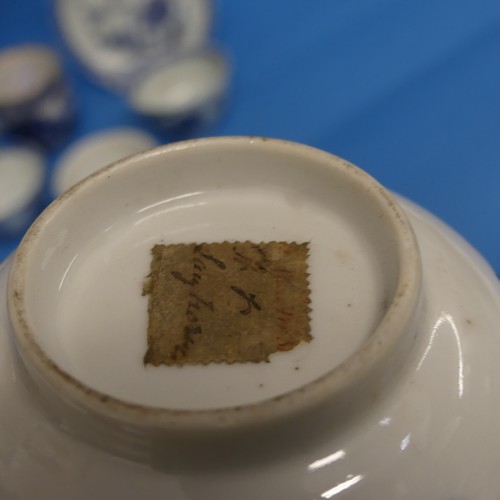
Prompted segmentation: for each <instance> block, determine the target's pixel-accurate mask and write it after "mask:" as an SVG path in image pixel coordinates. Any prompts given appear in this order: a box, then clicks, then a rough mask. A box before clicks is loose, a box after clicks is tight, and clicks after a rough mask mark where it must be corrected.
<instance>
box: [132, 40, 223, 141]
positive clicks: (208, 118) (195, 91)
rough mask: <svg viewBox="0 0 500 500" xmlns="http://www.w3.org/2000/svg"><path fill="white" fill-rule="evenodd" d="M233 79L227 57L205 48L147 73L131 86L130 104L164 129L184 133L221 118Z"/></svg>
mask: <svg viewBox="0 0 500 500" xmlns="http://www.w3.org/2000/svg"><path fill="white" fill-rule="evenodd" d="M229 77H230V69H229V61H228V59H227V57H226V56H225V55H224V54H222V52H220V51H218V50H215V49H206V48H205V49H202V50H198V51H194V52H191V53H188V54H183V55H181V56H180V57H177V58H174V59H169V60H166V61H163V63H161V64H155V65H153V66H152V67H150V68H148V69H147V70H146V69H144V70H143V71H142V74H141V75H140V76H139V77H138V78H137V79H136V81H135V82H134V84H132V85H131V86H130V89H129V93H128V101H129V103H130V105H131V106H132V107H133V108H134V109H135V110H136V111H137V112H139V113H141V114H143V115H145V116H148V117H150V118H152V119H153V120H154V121H155V122H156V123H157V124H158V125H159V126H160V127H162V128H164V129H166V130H167V131H169V132H172V131H173V132H177V131H181V132H182V131H183V130H184V129H186V128H194V127H199V126H204V125H208V124H210V123H211V122H213V121H214V120H215V119H216V118H218V116H219V114H220V112H221V109H222V107H223V104H224V101H225V97H226V94H227V91H228V87H229Z"/></svg>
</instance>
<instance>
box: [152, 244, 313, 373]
mask: <svg viewBox="0 0 500 500" xmlns="http://www.w3.org/2000/svg"><path fill="white" fill-rule="evenodd" d="M151 253H152V261H151V272H150V274H149V276H148V277H147V279H146V282H145V284H144V288H143V294H144V295H148V296H149V302H148V332H147V350H146V354H145V355H144V364H145V365H147V364H151V365H154V366H159V365H162V364H164V365H184V364H208V363H243V362H261V361H269V356H270V355H271V354H273V353H275V352H279V351H288V350H290V349H293V348H294V347H296V346H298V345H299V344H300V343H302V342H310V341H311V340H312V337H311V334H310V327H309V312H310V308H309V286H308V276H309V275H308V273H307V256H308V244H307V243H300V244H299V243H285V242H270V243H252V242H248V241H246V242H236V243H231V242H224V243H202V244H194V243H193V244H174V245H155V246H154V247H153V248H152V250H151Z"/></svg>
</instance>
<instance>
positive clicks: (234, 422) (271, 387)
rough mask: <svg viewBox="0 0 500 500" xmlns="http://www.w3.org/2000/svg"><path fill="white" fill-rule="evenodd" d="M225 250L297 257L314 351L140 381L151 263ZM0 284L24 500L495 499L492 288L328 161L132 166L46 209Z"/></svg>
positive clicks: (429, 223)
mask: <svg viewBox="0 0 500 500" xmlns="http://www.w3.org/2000/svg"><path fill="white" fill-rule="evenodd" d="M224 241H229V242H235V241H252V242H255V243H259V242H270V241H286V242H300V243H301V242H308V244H309V256H308V266H309V289H310V300H311V313H310V326H311V334H312V337H313V339H312V341H311V342H310V343H308V344H303V345H300V346H299V347H297V348H295V349H293V350H291V351H288V352H284V353H276V354H273V355H272V356H271V358H270V360H269V362H268V363H234V364H224V363H218V364H208V365H189V366H182V367H179V366H160V367H150V366H147V367H146V366H145V365H144V363H143V355H144V351H145V349H146V330H147V321H148V320H147V297H145V296H143V295H142V287H143V284H144V280H145V278H146V276H147V275H148V272H149V264H150V258H151V256H150V251H151V248H152V247H153V246H154V245H155V244H173V243H215V242H218V243H220V242H224ZM1 272H2V275H1V280H0V283H2V294H3V295H2V296H5V297H6V300H7V302H8V310H9V315H8V318H7V314H3V315H2V316H1V317H2V323H1V324H0V333H1V334H2V335H0V341H1V342H2V344H1V349H0V352H1V353H2V356H3V357H4V358H5V359H4V360H3V361H4V362H3V363H0V366H3V367H5V368H3V369H4V370H6V371H4V372H3V373H2V374H1V380H2V384H3V386H1V387H3V389H2V391H3V395H2V394H0V396H1V397H2V398H3V401H2V407H3V408H8V410H7V411H6V412H5V415H4V417H3V420H4V421H5V425H3V426H2V428H3V429H4V431H3V435H1V436H0V437H1V438H2V439H3V441H4V442H5V443H6V444H5V446H4V447H3V448H2V450H3V451H2V454H3V458H4V461H5V463H9V464H10V465H9V466H7V467H6V468H4V469H0V473H1V474H2V476H0V479H2V481H0V484H5V485H6V486H5V487H4V488H7V489H6V492H7V493H9V494H12V495H14V494H15V495H17V498H30V495H31V494H33V493H34V492H35V491H36V492H37V494H38V496H39V498H64V497H65V496H64V495H66V494H69V493H68V492H71V495H72V497H74V498H82V499H83V498H88V496H89V495H90V489H89V488H91V486H90V485H91V484H93V485H94V486H93V489H92V488H91V489H92V492H93V493H92V496H93V497H94V498H109V496H110V495H120V496H121V498H131V499H132V498H137V496H138V495H141V496H144V495H147V496H148V497H149V498H164V497H165V495H167V496H168V497H169V498H179V499H188V498H198V497H199V498H207V499H216V498H233V497H238V498H243V499H251V498H255V496H257V495H258V496H259V497H261V498H265V499H274V498H289V499H306V498H311V499H312V498H316V499H319V498H327V499H329V498H333V497H335V496H337V495H341V494H342V495H344V497H346V498H347V497H349V498H415V499H417V498H444V499H448V498H449V499H451V498H476V499H477V498H481V499H490V498H491V499H495V498H498V494H499V493H500V480H499V479H498V477H497V473H496V470H497V469H498V467H499V466H500V443H499V441H500V433H499V432H498V430H499V426H500V419H499V417H500V396H499V395H498V393H497V391H495V390H494V387H495V386H496V384H498V381H499V380H500V368H499V367H498V365H497V363H496V352H498V349H499V348H500V337H499V336H498V333H497V332H498V325H499V324H500V307H499V306H500V290H499V286H498V282H497V280H496V278H495V276H494V274H493V273H492V271H491V270H490V269H489V267H488V265H487V264H486V263H485V262H484V261H483V260H482V259H481V258H480V257H479V256H478V255H477V254H476V253H475V252H474V250H472V249H471V248H470V247H469V246H468V245H467V244H466V243H465V242H464V241H463V240H462V239H461V238H460V237H459V236H457V235H456V234H455V233H453V232H452V231H451V230H450V229H449V228H447V227H446V226H445V225H444V224H442V223H441V222H439V221H437V220H436V219H435V218H433V217H432V216H431V215H429V214H427V213H426V212H424V211H423V210H422V209H420V208H418V207H416V206H415V205H413V204H412V203H411V202H408V201H406V200H404V199H401V198H399V197H395V196H394V195H391V194H390V193H388V192H387V191H386V190H385V189H384V188H383V187H382V186H380V185H379V184H378V183H377V182H376V181H375V180H374V179H373V178H371V177H370V176H369V175H368V174H366V173H365V172H363V171H362V170H360V169H359V168H357V167H355V166H353V165H351V164H349V163H348V162H346V161H344V160H342V159H340V158H337V157H335V156H333V155H330V154H328V153H325V152H322V151H318V150H316V149H313V148H309V147H307V146H303V145H299V144H294V143H289V142H285V141H279V140H271V139H263V138H253V137H231V138H212V139H201V140H195V141H187V142H183V143H177V144H172V145H168V146H163V147H160V148H157V149H153V150H151V151H148V152H145V153H141V154H138V155H135V156H132V157H129V158H126V159H124V160H122V161H118V162H117V163H115V164H113V165H111V166H109V167H107V168H105V169H103V170H101V171H99V172H97V173H95V174H93V175H92V176H90V177H88V178H86V179H85V180H83V181H82V182H80V183H79V184H77V185H76V186H75V187H73V188H72V189H70V190H69V191H67V192H66V193H65V194H64V195H63V196H62V197H60V198H59V199H57V200H56V201H55V202H54V203H53V204H52V205H51V206H50V207H49V208H48V209H47V210H46V211H45V212H44V213H43V214H42V215H41V217H40V218H39V219H38V220H37V221H36V222H35V224H34V225H33V226H32V227H31V229H30V230H29V231H28V233H27V234H26V236H25V238H24V240H23V242H22V243H21V245H20V247H19V249H18V251H17V252H16V255H15V257H14V259H13V261H12V262H8V263H7V265H6V266H4V269H3V270H2V271H1ZM7 272H9V279H8V284H7V280H6V273H7ZM3 290H5V291H3ZM3 307H5V306H3ZM4 312H5V311H4ZM14 346H15V347H14ZM15 351H17V353H18V354H19V358H20V359H18V357H17V354H16V353H15ZM9 373H15V376H12V375H10V376H9ZM20 411H21V412H22V413H23V414H24V415H27V416H26V417H25V418H24V419H21V420H19V419H16V415H17V414H19V412H20ZM34 422H38V424H36V427H43V429H44V432H43V433H42V434H40V433H39V432H38V431H37V436H38V437H37V439H38V440H41V443H40V444H39V445H37V448H40V449H41V450H43V451H41V454H42V455H41V457H40V456H38V458H37V456H36V453H34V451H33V445H32V437H33V432H35V431H34V430H33V429H34V425H35V424H34ZM61 450H64V452H63V453H64V456H66V457H71V458H68V459H67V460H65V461H64V463H63V460H62V456H63V455H62V454H61V453H62V452H61ZM54 456H55V457H57V458H55V459H54V458H52V459H51V458H50V457H54ZM13 457H23V458H21V459H18V460H17V462H16V461H15V460H14V458H13ZM13 460H14V461H13ZM36 460H39V461H40V460H41V461H42V462H43V463H45V464H46V466H47V467H48V466H49V465H50V464H49V461H50V460H55V461H56V462H55V464H54V466H53V467H52V468H50V467H48V469H47V467H45V468H44V472H43V474H42V473H41V472H40V471H38V472H37V471H36V470H35V471H34V472H33V467H34V463H35V462H34V461H36ZM14 463H16V465H15V466H14V465H13V464H14ZM430 464H432V465H430ZM47 470H49V472H48V474H49V476H50V477H53V478H54V481H55V478H57V481H56V482H57V485H56V484H52V483H51V484H48V483H47V481H46V479H47V477H48V476H47ZM457 471H460V474H459V476H460V477H457ZM21 473H22V474H30V477H32V482H31V483H30V485H26V484H24V483H22V481H20V477H21ZM16 474H17V475H16ZM89 479H90V481H89ZM42 485H43V487H42ZM132 485H133V486H132ZM0 488H1V487H0ZM0 492H1V489H0ZM75 495H76V496H75ZM79 495H80V496H79Z"/></svg>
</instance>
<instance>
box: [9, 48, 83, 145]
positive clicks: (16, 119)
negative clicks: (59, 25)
mask: <svg viewBox="0 0 500 500" xmlns="http://www.w3.org/2000/svg"><path fill="white" fill-rule="evenodd" d="M74 113H75V105H74V101H73V98H72V95H71V91H70V89H69V86H68V84H67V82H66V81H65V79H64V75H63V71H62V68H61V64H60V62H59V58H58V57H57V55H56V54H55V52H54V51H53V50H51V49H50V48H48V47H45V46H43V45H20V46H15V47H11V48H8V49H6V50H3V51H1V52H0V131H4V132H8V133H12V134H14V135H18V136H22V137H25V138H29V139H32V140H35V141H36V142H38V143H40V144H42V145H44V146H51V145H53V144H56V143H58V142H60V141H61V140H62V138H63V137H64V136H65V135H66V134H67V131H68V130H69V128H70V125H71V124H72V122H73V119H74Z"/></svg>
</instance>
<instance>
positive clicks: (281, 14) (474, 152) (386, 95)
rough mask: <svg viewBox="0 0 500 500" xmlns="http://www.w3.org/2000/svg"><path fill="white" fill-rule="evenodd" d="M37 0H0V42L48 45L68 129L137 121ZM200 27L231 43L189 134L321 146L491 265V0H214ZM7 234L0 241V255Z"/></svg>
mask: <svg viewBox="0 0 500 500" xmlns="http://www.w3.org/2000/svg"><path fill="white" fill-rule="evenodd" d="M50 5H51V4H50V2H47V0H44V1H42V0H16V1H15V2H6V1H5V2H2V3H0V47H5V46H7V45H11V44H14V43H20V42H25V41H38V42H44V43H49V44H51V45H52V46H54V47H55V48H56V49H57V50H58V51H59V52H60V53H61V54H62V56H63V58H64V63H65V69H66V71H67V73H68V75H69V78H70V80H71V83H72V85H73V86H74V88H75V91H76V95H77V99H78V106H79V121H78V123H77V126H76V128H75V129H74V131H73V133H72V136H71V137H70V139H74V138H76V137H79V136H81V135H82V134H85V133H87V132H91V131H95V130H99V129H104V128H107V127H110V126H116V125H141V126H144V123H143V122H142V121H141V120H140V119H139V118H138V117H136V116H135V115H134V114H133V113H132V112H131V111H130V110H129V109H128V108H127V106H126V105H125V103H124V101H123V100H122V99H121V98H120V97H119V96H117V95H115V94H113V93H112V92H110V91H108V90H106V89H104V88H102V87H100V86H99V85H97V84H95V83H93V82H91V81H90V79H89V78H88V76H87V74H86V73H85V72H84V71H82V70H81V68H80V67H79V65H78V63H77V62H76V61H75V60H74V59H73V58H72V57H71V54H69V52H68V51H67V49H66V48H65V47H64V45H63V43H62V42H61V40H60V38H59V35H58V33H57V29H56V26H55V22H54V20H53V17H52V13H51V11H50V8H49V7H50ZM214 38H215V39H216V40H217V41H218V42H219V43H220V44H221V45H223V46H224V47H225V48H227V49H228V51H229V53H230V55H231V57H232V61H233V64H234V79H233V88H232V92H231V99H230V106H229V107H228V110H227V112H226V115H225V116H224V117H223V118H222V119H221V120H220V121H219V122H218V123H217V124H216V125H215V126H213V127H212V128H210V129H208V130H205V131H203V132H201V133H199V134H198V135H229V134H251V135H266V136H272V137H280V138H286V139H290V140H295V141H300V142H304V143H307V144H310V145H313V146H316V147H319V148H322V149H325V150H327V151H331V152H333V153H335V154H337V155H339V156H342V157H344V158H346V159H348V160H350V161H351V162H353V163H355V164H357V165H358V166H360V167H362V168H364V169H365V170H367V171H368V172H369V173H371V174H372V175H373V176H374V177H376V178H377V179H378V180H379V181H380V182H382V183H383V184H384V185H385V186H387V187H388V188H390V189H392V190H394V191H397V192H399V193H401V194H403V195H404V196H406V197H408V198H410V199H412V200H413V201H416V202H417V203H419V204H421V205H422V206H424V207H425V208H427V209H429V210H430V211H431V212H433V213H435V214H436V215H438V216H439V217H441V218H442V219H444V220H445V221H446V222H447V223H448V224H450V225H451V226H452V227H453V228H455V229H456V230H457V231H458V232H459V233H461V234H462V235H463V236H464V237H465V238H466V239H468V240H469V241H470V242H471V243H472V244H473V245H474V246H475V247H476V248H477V249H478V250H479V251H480V252H481V253H482V254H483V255H484V256H485V257H486V258H487V260H489V262H490V263H491V265H492V266H493V267H494V268H495V269H496V271H497V272H500V229H499V226H498V222H497V221H498V215H499V214H500V196H499V186H500V168H499V167H500V57H499V55H500V2H498V0H421V1H419V2H415V1H414V0H357V1H356V2H353V1H352V0H336V1H335V2H333V1H331V0H316V1H315V2H304V1H303V0H302V1H299V0H287V1H286V2H285V1H278V0H269V1H268V2H248V1H246V2H244V1H241V0H219V1H218V2H217V3H216V26H215V28H214ZM158 138H159V139H160V140H161V141H162V142H167V141H169V140H171V138H169V137H166V136H164V137H161V136H158ZM58 154H60V150H56V151H53V152H52V153H51V154H50V155H49V156H48V160H47V169H48V174H49V175H50V171H51V169H52V166H53V163H54V161H55V160H56V159H57V156H58ZM48 201H49V198H48V195H47V194H46V195H45V197H44V200H43V203H47V202H48ZM16 243H17V242H16V241H10V242H5V241H0V260H1V259H2V258H3V257H5V256H6V255H7V254H8V253H9V252H10V251H11V250H13V249H14V248H15V245H16Z"/></svg>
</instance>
